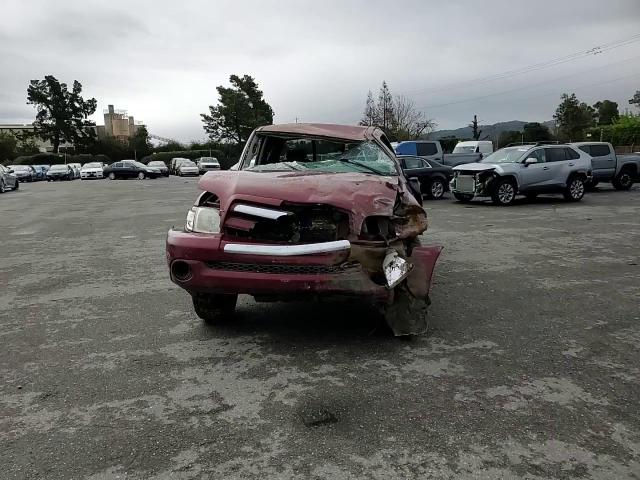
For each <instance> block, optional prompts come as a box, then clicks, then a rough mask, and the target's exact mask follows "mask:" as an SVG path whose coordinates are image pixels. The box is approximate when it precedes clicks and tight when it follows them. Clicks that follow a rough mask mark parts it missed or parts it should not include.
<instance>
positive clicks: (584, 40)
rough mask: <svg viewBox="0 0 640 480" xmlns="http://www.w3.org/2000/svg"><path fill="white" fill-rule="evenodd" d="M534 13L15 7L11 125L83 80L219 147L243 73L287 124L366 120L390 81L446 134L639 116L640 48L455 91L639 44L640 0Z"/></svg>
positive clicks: (1, 30)
mask: <svg viewBox="0 0 640 480" xmlns="http://www.w3.org/2000/svg"><path fill="white" fill-rule="evenodd" d="M520 4H521V2H513V1H507V0H494V1H490V0H489V1H486V2H481V3H479V2H476V1H470V0H468V1H463V0H461V1H457V2H441V1H420V0H412V1H409V0H406V1H396V2H388V1H384V2H383V1H380V0H375V1H365V0H355V1H351V2H345V1H337V0H336V1H329V0H327V1H324V2H304V1H293V0H286V1H277V0H268V1H257V0H255V1H237V0H236V1H227V0H219V1H216V2H209V1H200V0H196V1H193V0H192V1H188V2H170V1H166V0H153V1H151V0H138V1H136V2H131V1H127V2H125V1H121V0H113V1H111V2H109V3H106V2H98V1H95V0H85V1H82V2H75V1H63V0H56V1H55V2H51V1H47V0H33V1H29V2H23V1H21V0H4V1H3V15H2V16H0V87H1V88H0V91H1V95H0V122H8V121H28V120H29V119H31V118H33V113H34V112H33V109H32V108H31V107H30V106H28V105H26V104H25V102H26V98H25V97H26V88H27V85H28V82H29V80H30V79H32V78H41V77H43V76H44V75H46V74H53V75H55V76H57V77H58V78H60V79H61V80H64V81H66V82H68V83H70V82H71V81H73V79H78V80H80V81H81V83H82V84H83V86H84V90H85V93H86V95H87V96H93V97H95V98H97V99H98V102H99V107H100V108H99V112H101V110H102V108H105V107H106V105H107V104H109V103H113V104H115V105H116V106H117V107H119V108H127V109H129V111H130V113H132V114H134V115H135V116H136V117H137V118H138V119H140V120H144V121H145V122H147V123H148V125H149V127H150V130H151V131H152V132H153V133H156V134H159V135H162V136H170V137H175V138H179V139H182V140H189V139H199V138H203V137H204V133H203V131H202V128H201V124H200V119H199V113H201V112H204V111H205V110H206V108H207V105H210V104H211V103H214V102H215V100H216V92H215V87H216V86H217V85H220V84H226V82H227V80H228V77H229V75H230V74H231V73H238V74H244V73H248V74H251V75H253V76H255V77H256V79H257V80H258V82H259V84H260V86H261V88H262V89H263V91H264V92H265V96H266V98H267V100H268V101H269V102H270V103H271V105H272V106H273V107H274V110H275V111H276V121H279V122H285V121H292V120H294V119H295V118H296V117H298V118H300V119H302V120H303V121H325V122H328V121H336V122H347V123H353V122H356V121H357V120H358V119H359V117H360V114H361V111H362V108H363V104H364V99H365V96H366V93H367V90H369V89H372V90H373V91H374V92H375V91H376V90H377V89H378V87H379V85H380V83H381V82H382V80H383V79H385V80H387V81H388V82H389V84H390V86H391V88H392V91H393V93H395V94H406V95H408V96H410V97H411V98H413V99H414V100H415V101H416V103H417V104H418V105H419V106H422V107H428V108H426V110H427V113H428V115H429V116H430V117H432V118H434V119H435V120H436V121H437V122H438V124H439V125H440V126H441V127H443V128H449V127H458V126H461V125H464V124H466V123H467V122H468V120H469V119H470V118H471V116H472V115H473V114H478V115H479V117H480V118H481V119H482V120H485V121H486V122H491V123H493V122H496V121H501V120H512V119H522V120H547V119H550V118H551V116H552V115H553V111H554V109H555V106H556V105H557V103H558V99H559V96H560V94H561V93H562V92H564V91H575V92H576V93H577V94H578V96H579V97H581V98H582V99H584V100H585V101H588V102H594V101H596V100H598V99H601V98H611V99H613V100H616V101H618V102H620V103H623V102H625V103H626V99H627V98H629V97H630V96H631V94H632V93H633V92H634V91H635V90H636V89H638V88H640V70H639V69H638V67H637V65H640V61H639V60H640V58H639V57H640V42H636V43H633V44H630V45H627V46H624V47H620V48H618V49H615V50H611V51H609V52H606V53H603V54H601V55H596V56H589V57H586V58H581V59H578V60H576V61H573V62H568V63H565V64H562V65H558V66H556V67H553V68H549V69H541V70H537V71H532V72H529V73H527V74H526V75H520V76H516V77H512V78H502V79H500V80H498V81H493V82H486V83H482V84H477V83H476V84H474V83H470V84H465V85H458V86H457V87H456V86H455V85H457V84H459V83H460V82H464V81H467V80H469V79H473V78H478V77H484V76H487V75H491V74H495V73H499V72H504V71H508V70H512V69H515V68H520V67H523V66H527V65H532V64H536V63H539V62H544V61H547V60H550V59H554V58H559V57H563V56H565V55H568V54H571V53H574V52H580V51H586V50H587V49H589V48H591V47H594V46H596V45H600V44H604V43H608V42H611V41H616V40H619V39H623V38H627V37H630V36H631V35H634V34H637V33H640V28H638V26H639V25H640V22H639V20H640V3H639V2H638V1H637V0H609V1H607V2H595V1H593V2H585V1H584V0H563V1H557V0H555V1H550V0H541V1H538V2H535V3H529V4H528V5H527V6H524V5H520ZM624 60H627V61H624ZM608 64H612V65H611V66H610V67H607V68H602V66H603V65H608ZM581 72H582V73H581ZM634 74H637V75H636V76H633V75H634ZM616 79H617V80H616ZM612 80H615V81H612ZM481 97H485V98H481ZM99 117H100V115H96V119H97V120H98V121H99V120H100V118H99Z"/></svg>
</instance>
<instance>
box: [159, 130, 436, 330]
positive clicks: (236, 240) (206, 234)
mask: <svg viewBox="0 0 640 480" xmlns="http://www.w3.org/2000/svg"><path fill="white" fill-rule="evenodd" d="M199 187H200V188H201V189H202V190H203V193H202V194H201V195H200V196H199V197H198V198H197V200H196V202H195V204H194V206H193V207H192V208H191V209H190V210H189V211H188V213H187V220H186V224H185V226H184V228H183V229H180V230H175V229H174V230H170V231H169V233H168V236H167V252H166V253H167V261H168V264H169V270H170V275H171V280H172V281H173V282H174V283H176V284H177V285H179V286H180V287H182V288H184V289H185V290H186V291H187V292H188V293H189V294H190V295H191V296H192V298H193V305H194V308H195V311H196V313H197V315H198V316H199V317H201V318H202V319H203V320H204V321H206V322H214V321H216V320H217V319H219V318H223V317H228V316H230V315H232V314H233V312H234V310H235V306H236V302H237V298H238V294H249V295H252V296H253V297H255V299H256V300H257V301H283V300H285V301H286V300H297V301H299V300H300V299H307V298H308V299H316V298H318V297H322V298H325V297H332V296H335V297H344V296H347V297H349V296H351V297H353V296H355V297H367V298H369V299H370V300H371V301H373V302H375V304H376V305H378V306H379V307H380V310H381V313H382V314H383V315H384V317H385V319H386V320H387V323H388V324H389V326H390V327H391V329H392V330H393V332H394V333H395V334H396V335H408V334H419V333H423V332H425V331H426V328H427V318H426V309H427V306H428V304H429V289H430V285H431V276H432V273H433V269H434V265H435V263H436V260H437V258H438V256H439V254H440V250H441V247H438V246H421V245H420V241H419V236H420V235H421V234H422V233H423V232H424V231H425V230H426V229H427V215H426V213H425V211H424V209H423V208H422V206H421V197H420V194H419V182H418V181H417V179H410V180H407V179H406V178H405V177H404V175H403V173H402V169H401V168H400V166H399V164H398V161H397V159H396V157H395V154H394V151H393V148H392V146H391V144H390V143H389V140H388V139H387V138H386V136H385V134H384V133H383V131H382V130H380V129H379V128H377V127H354V126H343V125H324V124H288V125H269V126H264V127H260V128H257V129H256V130H255V131H254V132H253V133H252V134H251V137H250V138H249V140H248V141H247V144H246V146H245V148H244V151H243V153H242V156H241V158H240V161H239V162H238V164H237V165H236V166H235V167H233V168H232V170H227V171H220V172H209V173H207V174H205V175H204V176H203V177H202V179H201V180H200V182H199ZM418 199H419V200H418Z"/></svg>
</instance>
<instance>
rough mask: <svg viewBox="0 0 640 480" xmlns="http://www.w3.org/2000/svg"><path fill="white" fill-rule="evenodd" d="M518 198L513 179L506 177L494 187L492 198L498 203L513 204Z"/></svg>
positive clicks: (503, 204)
mask: <svg viewBox="0 0 640 480" xmlns="http://www.w3.org/2000/svg"><path fill="white" fill-rule="evenodd" d="M515 198H516V186H515V185H514V183H513V181H512V180H509V179H508V178H504V179H502V180H500V181H499V182H498V183H497V185H496V187H495V188H494V189H493V193H492V194H491V199H492V200H493V203H495V204H496V205H502V206H507V205H511V204H512V203H513V201H514V200H515Z"/></svg>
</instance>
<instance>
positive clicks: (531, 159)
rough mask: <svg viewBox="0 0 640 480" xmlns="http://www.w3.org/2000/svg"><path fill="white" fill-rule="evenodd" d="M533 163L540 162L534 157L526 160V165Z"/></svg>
mask: <svg viewBox="0 0 640 480" xmlns="http://www.w3.org/2000/svg"><path fill="white" fill-rule="evenodd" d="M533 163H538V159H537V158H534V157H529V158H527V159H526V160H525V161H524V164H525V166H526V165H531V164H533Z"/></svg>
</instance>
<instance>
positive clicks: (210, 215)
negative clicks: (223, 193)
mask: <svg viewBox="0 0 640 480" xmlns="http://www.w3.org/2000/svg"><path fill="white" fill-rule="evenodd" d="M184 229H185V231H187V232H193V233H220V211H219V210H218V209H217V208H211V207H193V208H192V209H191V210H189V211H188V212H187V222H186V223H185V225H184Z"/></svg>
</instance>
